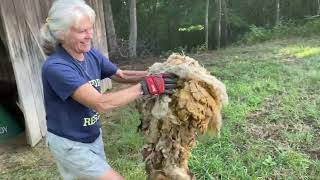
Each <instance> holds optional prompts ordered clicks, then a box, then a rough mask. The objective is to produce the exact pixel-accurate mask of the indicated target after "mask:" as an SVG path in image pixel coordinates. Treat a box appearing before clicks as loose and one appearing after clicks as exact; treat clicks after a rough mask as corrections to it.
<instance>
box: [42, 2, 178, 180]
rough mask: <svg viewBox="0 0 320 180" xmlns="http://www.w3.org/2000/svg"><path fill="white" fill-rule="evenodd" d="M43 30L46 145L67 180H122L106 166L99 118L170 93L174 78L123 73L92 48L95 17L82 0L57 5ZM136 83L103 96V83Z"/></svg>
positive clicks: (173, 85) (57, 3) (139, 72)
mask: <svg viewBox="0 0 320 180" xmlns="http://www.w3.org/2000/svg"><path fill="white" fill-rule="evenodd" d="M46 21H47V22H46V23H45V24H44V25H43V27H42V28H41V40H42V47H43V50H44V52H45V53H46V54H47V55H48V58H47V59H46V61H45V63H44V64H43V67H42V81H43V90H44V101H45V109H46V115H47V116H46V118H47V126H48V135H47V140H48V145H49V149H50V151H51V153H52V155H53V157H54V159H55V160H56V163H57V165H58V169H59V172H60V174H61V176H62V177H63V178H64V179H99V180H100V179H101V180H102V179H112V180H113V179H114V180H116V179H124V178H123V177H122V176H121V175H120V174H119V173H117V172H116V171H114V170H113V169H112V168H111V167H110V166H109V165H108V163H107V161H106V157H105V152H104V145H103V141H102V135H101V129H100V124H99V113H101V112H107V111H110V110H112V109H114V108H117V107H120V106H123V105H126V104H128V103H129V102H132V101H134V100H135V99H137V98H139V97H141V96H142V95H160V94H165V93H171V92H172V90H173V88H175V85H176V79H175V78H174V77H172V76H165V75H148V76H147V72H146V71H125V70H123V71H122V70H120V69H119V68H117V67H116V65H114V64H113V63H111V62H110V61H109V60H108V59H107V58H106V57H105V56H103V55H102V54H101V53H100V52H99V51H98V50H97V49H94V48H92V47H91V40H92V36H93V28H94V22H95V12H94V11H93V10H92V8H91V7H90V6H88V5H87V4H86V3H85V2H84V1H83V0H57V1H55V2H54V3H53V5H52V7H51V9H50V11H49V14H48V18H47V20H46ZM107 77H109V78H111V79H113V80H116V81H118V82H125V83H135V84H134V85H132V86H131V87H129V88H127V89H123V90H120V91H117V92H110V93H105V94H101V93H100V82H101V79H104V78H107Z"/></svg>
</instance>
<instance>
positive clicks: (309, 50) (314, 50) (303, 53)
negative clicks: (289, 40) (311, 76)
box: [280, 46, 320, 58]
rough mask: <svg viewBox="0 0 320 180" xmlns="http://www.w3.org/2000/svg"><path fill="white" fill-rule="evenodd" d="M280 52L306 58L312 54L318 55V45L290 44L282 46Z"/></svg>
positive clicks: (319, 48) (319, 51)
mask: <svg viewBox="0 0 320 180" xmlns="http://www.w3.org/2000/svg"><path fill="white" fill-rule="evenodd" d="M280 53H282V54H285V55H289V56H293V57H296V58H307V57H312V56H319V55H320V47H311V46H292V47H287V48H283V49H281V50H280Z"/></svg>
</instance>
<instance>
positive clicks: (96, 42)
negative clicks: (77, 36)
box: [86, 0, 108, 57]
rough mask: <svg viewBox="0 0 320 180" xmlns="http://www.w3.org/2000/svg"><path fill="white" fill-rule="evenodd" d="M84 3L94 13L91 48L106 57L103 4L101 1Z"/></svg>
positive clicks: (95, 0)
mask: <svg viewBox="0 0 320 180" xmlns="http://www.w3.org/2000/svg"><path fill="white" fill-rule="evenodd" d="M86 2H87V3H88V4H89V5H90V6H91V7H92V9H93V10H94V11H95V13H96V22H95V29H94V37H93V46H94V47H95V48H97V49H99V50H100V51H101V52H102V53H103V54H104V55H105V56H107V57H108V43H107V34H106V27H105V22H104V14H103V13H104V11H103V2H102V0H87V1H86Z"/></svg>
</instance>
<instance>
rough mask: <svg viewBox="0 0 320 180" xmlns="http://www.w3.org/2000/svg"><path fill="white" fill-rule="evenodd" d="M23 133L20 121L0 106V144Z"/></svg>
mask: <svg viewBox="0 0 320 180" xmlns="http://www.w3.org/2000/svg"><path fill="white" fill-rule="evenodd" d="M23 131H24V125H23V123H22V122H21V119H17V118H15V117H14V116H13V115H11V114H10V113H9V112H8V111H7V110H6V109H5V108H4V107H3V106H2V105H0V142H5V141H6V140H8V139H10V138H13V137H16V136H17V135H18V134H20V133H21V132H23Z"/></svg>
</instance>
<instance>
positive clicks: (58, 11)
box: [40, 0, 96, 55]
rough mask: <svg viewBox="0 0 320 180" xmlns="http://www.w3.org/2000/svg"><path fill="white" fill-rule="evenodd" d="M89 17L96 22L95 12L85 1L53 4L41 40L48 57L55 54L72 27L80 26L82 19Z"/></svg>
mask: <svg viewBox="0 0 320 180" xmlns="http://www.w3.org/2000/svg"><path fill="white" fill-rule="evenodd" d="M83 16H88V17H89V18H90V21H91V22H92V23H94V22H95V17H96V14H95V12H94V10H93V9H92V8H91V7H90V6H89V5H87V4H86V2H85V1H84V0H56V1H54V3H53V4H52V6H51V8H50V10H49V13H48V17H47V19H46V23H45V24H44V25H43V26H42V27H41V30H40V40H41V46H42V49H43V51H44V52H45V54H46V55H50V54H51V53H53V52H54V51H55V49H56V47H57V45H58V44H59V43H60V42H62V41H63V39H64V36H65V34H66V33H68V31H69V30H70V28H71V27H72V26H75V27H77V26H79V25H80V24H79V23H80V22H79V21H80V19H81V18H82V17H83Z"/></svg>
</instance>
